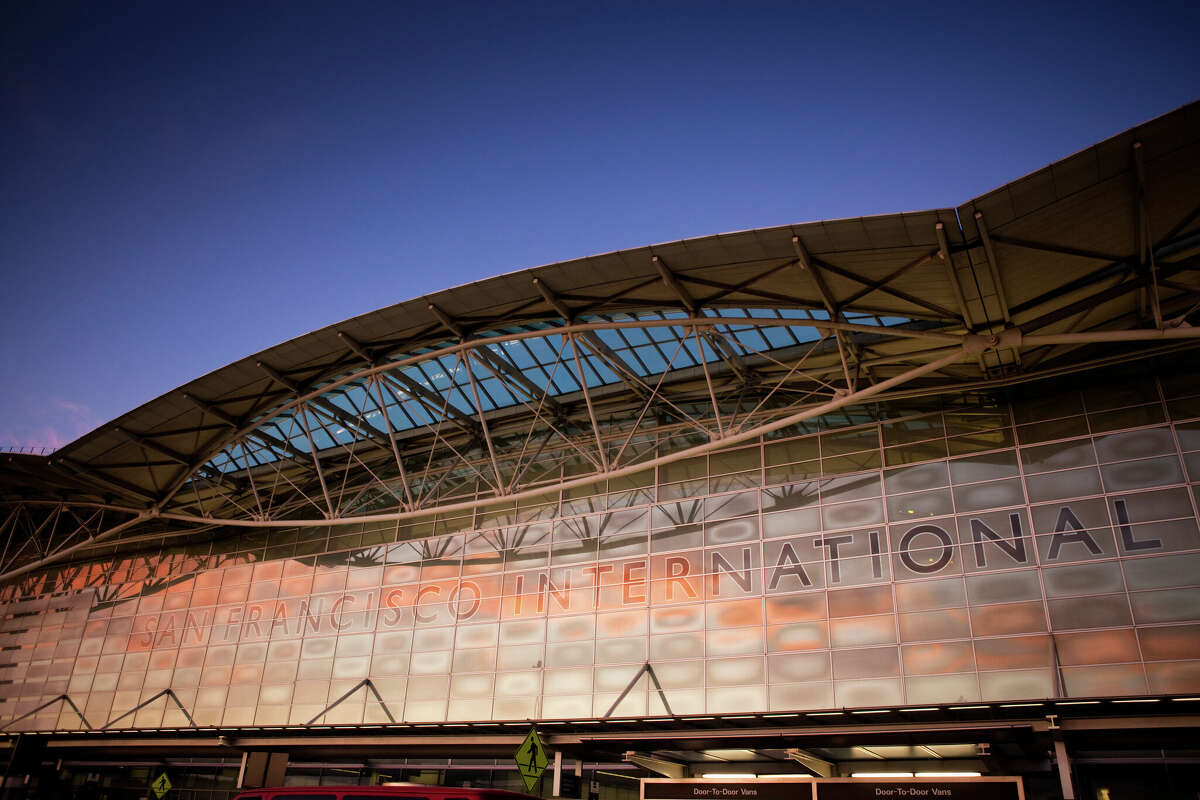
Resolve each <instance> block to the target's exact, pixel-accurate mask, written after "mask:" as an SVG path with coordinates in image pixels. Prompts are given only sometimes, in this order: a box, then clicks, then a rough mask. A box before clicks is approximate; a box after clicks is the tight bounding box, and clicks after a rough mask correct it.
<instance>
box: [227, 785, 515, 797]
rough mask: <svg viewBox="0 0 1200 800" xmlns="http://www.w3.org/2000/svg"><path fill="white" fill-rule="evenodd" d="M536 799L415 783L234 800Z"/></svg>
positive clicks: (259, 792)
mask: <svg viewBox="0 0 1200 800" xmlns="http://www.w3.org/2000/svg"><path fill="white" fill-rule="evenodd" d="M386 797H393V798H406V800H539V798H535V797H533V796H531V795H527V794H521V793H519V792H510V791H507V790H505V789H468V788H464V787H460V786H424V785H421V784H416V783H409V784H400V785H394V786H291V787H287V788H274V789H247V790H246V791H244V792H241V793H240V794H237V795H235V796H234V798H233V800H382V798H386Z"/></svg>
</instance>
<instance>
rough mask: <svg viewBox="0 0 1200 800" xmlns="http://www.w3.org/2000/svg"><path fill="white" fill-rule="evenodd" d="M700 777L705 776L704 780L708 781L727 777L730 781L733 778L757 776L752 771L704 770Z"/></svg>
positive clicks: (752, 777)
mask: <svg viewBox="0 0 1200 800" xmlns="http://www.w3.org/2000/svg"><path fill="white" fill-rule="evenodd" d="M700 777H701V778H705V779H706V780H710V781H714V780H722V779H728V780H731V781H733V780H743V781H745V780H752V779H754V778H757V777H758V775H757V774H755V773H753V772H706V773H704V774H703V775H701V776H700Z"/></svg>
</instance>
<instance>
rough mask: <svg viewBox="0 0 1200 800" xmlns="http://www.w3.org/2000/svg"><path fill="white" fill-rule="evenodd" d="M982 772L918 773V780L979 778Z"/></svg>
mask: <svg viewBox="0 0 1200 800" xmlns="http://www.w3.org/2000/svg"><path fill="white" fill-rule="evenodd" d="M982 774H983V773H982V772H918V773H917V777H918V778H978V777H980V776H981V775H982Z"/></svg>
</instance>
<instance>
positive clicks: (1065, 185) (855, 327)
mask: <svg viewBox="0 0 1200 800" xmlns="http://www.w3.org/2000/svg"><path fill="white" fill-rule="evenodd" d="M1197 187H1200V106H1197V105H1192V106H1188V107H1185V108H1183V109H1180V110H1178V111H1176V112H1173V113H1171V114H1169V115H1167V116H1165V117H1161V118H1159V119H1156V120H1153V121H1151V122H1149V123H1146V124H1145V125H1143V126H1140V127H1138V128H1136V129H1134V130H1131V131H1128V132H1126V133H1123V134H1120V135H1118V136H1116V137H1114V138H1112V139H1110V140H1107V141H1105V142H1102V143H1100V144H1097V145H1095V146H1093V147H1091V148H1088V149H1087V150H1084V151H1082V152H1080V153H1078V154H1076V155H1074V156H1071V157H1070V158H1068V159H1065V160H1064V161H1061V162H1058V163H1056V164H1054V165H1051V166H1050V167H1047V168H1045V169H1043V170H1040V171H1038V172H1036V173H1033V174H1031V175H1029V176H1026V177H1025V178H1022V179H1020V180H1018V181H1016V182H1014V183H1012V184H1009V185H1007V186H1004V187H1001V188H1000V189H997V190H995V191H993V192H990V193H988V194H986V195H983V196H982V197H979V198H976V199H974V200H971V201H969V202H967V203H965V204H964V205H962V206H960V207H958V208H948V209H938V210H933V211H925V212H917V213H909V214H897V215H889V216H881V217H868V218H861V219H853V220H837V221H827V222H819V223H806V224H802V225H793V226H787V227H783V228H769V229H761V230H754V231H746V232H741V233H735V234H727V235H721V236H714V237H709V238H704V239H695V240H687V241H682V242H675V243H671V244H666V245H659V246H654V247H648V248H642V249H637V250H631V251H623V252H619V253H612V254H608V255H603V256H597V257H592V258H587V259H582V260H579V261H574V262H566V263H562V264H555V265H550V266H545V267H538V268H534V269H530V270H525V271H523V272H516V273H510V274H507V275H504V276H501V277H498V278H494V279H491V280H488V281H483V282H480V283H477V284H472V285H469V286H463V287H459V288H456V289H451V290H447V291H446V292H443V293H441V294H438V295H434V296H431V297H428V298H422V299H420V300H415V301H410V302H406V303H401V304H399V305H397V306H393V307H390V308H386V309H382V310H380V311H376V312H373V313H370V314H366V315H364V316H362V317H358V318H355V319H352V320H348V321H346V322H345V323H342V324H341V325H338V326H334V327H333V328H330V329H325V330H321V331H316V332H314V333H312V334H308V335H306V336H303V337H300V338H298V339H296V340H294V341H292V342H288V343H286V344H283V345H280V346H278V347H276V348H273V349H271V350H268V351H265V352H263V353H260V354H258V355H257V356H254V357H252V358H248V359H245V360H243V361H240V362H237V363H235V364H232V365H230V366H228V367H225V368H223V369H221V370H218V371H216V372H214V373H212V374H210V375H207V376H205V377H203V378H200V379H198V380H196V381H194V382H193V383H191V384H188V385H187V386H184V387H182V388H181V389H179V390H176V391H174V392H170V393H168V394H167V395H164V396H163V397H160V398H158V399H156V400H154V401H151V402H150V403H147V404H146V405H145V406H142V407H141V408H139V409H137V410H135V411H132V412H130V413H129V414H127V415H125V416H123V417H121V418H120V419H118V420H115V421H113V422H112V423H109V424H107V425H104V426H102V427H101V428H99V429H97V430H96V431H94V432H92V433H90V434H88V435H87V436H85V437H83V438H81V439H80V440H78V441H76V442H74V443H72V444H71V445H68V446H67V447H65V448H63V449H62V450H60V451H58V452H56V453H54V454H52V455H51V456H49V457H38V456H29V455H17V454H13V455H5V456H0V524H2V527H0V532H2V534H3V543H4V550H3V555H2V557H0V558H2V561H0V570H3V573H4V574H3V577H2V582H0V728H2V730H3V733H4V735H5V736H6V737H7V738H6V739H5V744H6V750H5V752H6V758H7V761H8V771H7V773H6V783H7V788H8V791H10V792H13V793H14V794H13V796H31V797H32V796H39V794H38V792H42V793H43V795H44V796H58V795H55V794H53V793H52V792H55V791H57V792H66V791H68V789H70V791H74V792H79V793H86V792H89V791H90V792H98V793H105V794H107V796H109V797H123V796H130V797H136V796H141V795H142V794H145V787H146V786H147V785H148V783H149V781H151V780H153V779H154V778H155V777H156V776H157V775H159V774H161V773H162V772H163V771H166V772H167V774H168V775H170V776H171V781H172V783H173V785H174V786H175V787H177V788H175V789H174V790H173V791H174V792H175V793H176V794H178V795H179V796H180V797H197V798H199V797H204V798H208V797H214V798H216V797H221V798H224V797H227V796H229V793H230V790H231V789H232V788H233V786H234V783H235V782H236V780H237V775H238V773H239V772H241V773H242V774H241V780H242V782H243V783H244V784H245V785H255V784H254V782H253V779H250V782H247V775H246V774H245V765H246V764H247V763H250V761H252V759H250V760H247V759H248V757H247V756H246V754H247V753H249V754H263V753H285V754H286V757H285V758H286V760H287V766H286V772H280V773H279V776H282V777H283V778H284V779H285V780H287V781H288V782H290V783H295V784H297V785H301V784H311V783H318V782H326V783H328V782H331V781H335V780H336V781H337V782H343V783H344V782H351V783H354V782H368V781H373V780H378V779H380V778H381V777H393V778H408V779H413V778H418V779H421V780H438V781H441V782H447V783H455V782H461V781H463V780H473V781H477V782H487V783H492V784H494V785H499V786H507V787H509V788H514V787H516V786H517V785H518V778H517V772H516V771H514V769H513V767H512V765H511V752H512V751H513V750H515V748H516V745H517V743H519V742H520V740H521V739H522V738H523V736H524V734H525V731H526V730H527V729H528V727H529V726H530V725H531V724H536V725H537V727H538V730H539V732H540V733H541V734H542V736H543V739H544V741H545V742H546V746H547V747H548V748H549V749H551V750H554V751H556V752H558V753H560V754H561V755H562V756H564V757H565V758H566V767H565V768H564V770H565V771H566V772H568V773H569V772H570V771H571V770H572V769H574V765H576V764H577V765H579V770H578V771H577V772H576V774H580V772H583V773H584V774H585V775H586V776H587V778H588V780H585V782H584V783H585V788H584V789H583V791H587V786H588V785H589V781H590V780H594V781H595V783H591V784H590V785H592V786H593V787H595V790H596V791H598V792H600V793H601V794H605V793H607V794H609V795H610V796H613V797H618V796H627V795H629V794H630V792H631V790H630V788H629V786H630V785H632V786H633V787H634V788H635V789H636V784H631V782H630V781H629V780H628V779H629V778H636V777H638V776H646V775H655V776H657V775H670V776H673V777H681V776H688V775H695V776H698V775H700V774H702V773H704V772H726V773H729V772H751V773H754V774H779V773H805V772H807V773H810V774H816V775H825V776H830V775H833V776H836V775H849V774H852V772H854V771H856V770H858V771H867V769H866V767H865V765H870V764H874V765H876V767H877V769H893V770H896V769H898V770H901V771H913V772H917V771H934V772H936V771H938V770H939V768H941V769H955V768H957V769H972V770H975V771H980V772H983V773H984V774H1002V775H1013V774H1015V775H1022V776H1024V777H1025V781H1026V783H1025V786H1026V791H1027V796H1031V797H1040V796H1047V797H1064V796H1065V797H1071V796H1081V797H1082V796H1100V795H1098V794H1097V793H1098V792H1100V791H1101V790H1104V791H1107V792H1109V795H1105V796H1112V797H1121V796H1137V795H1136V794H1130V793H1129V792H1136V791H1137V789H1136V788H1133V787H1137V786H1141V787H1142V789H1143V790H1144V789H1145V787H1146V786H1154V787H1156V791H1159V792H1161V793H1162V794H1163V796H1172V795H1171V794H1170V793H1171V792H1172V791H1176V790H1178V791H1180V792H1184V791H1190V792H1192V793H1193V794H1192V795H1188V796H1194V792H1195V789H1196V775H1197V772H1196V770H1195V767H1194V766H1193V764H1194V763H1195V759H1196V758H1197V757H1200V753H1197V752H1196V751H1195V750H1194V749H1187V742H1188V741H1189V737H1190V739H1191V741H1195V736H1196V734H1197V732H1198V729H1200V529H1198V527H1197V504H1198V503H1200V488H1198V486H1200V374H1198V372H1197V370H1196V366H1195V365H1196V363H1197V361H1196V359H1197V357H1198V356H1197V350H1196V347H1195V346H1196V344H1197V343H1200V337H1198V336H1197V334H1196V331H1197V330H1200V328H1197V327H1193V326H1195V325H1196V324H1197V323H1198V322H1200V314H1198V309H1200V280H1198V278H1197V269H1198V268H1200V191H1198V189H1197ZM281 769H282V768H281ZM135 773H136V774H135ZM279 776H276V777H279ZM139 781H141V783H140V786H141V787H142V789H141V794H138V785H139ZM559 788H560V791H561V786H560V787H559ZM538 791H541V792H542V793H543V794H546V795H549V794H551V793H552V789H551V787H550V785H549V783H548V782H547V783H546V784H545V785H543V786H541V787H540V788H539V789H538ZM22 792H24V793H25V795H21V794H20V793H22ZM1123 792H1124V793H1123ZM96 796H99V794H96ZM1180 796H1184V795H1183V794H1180Z"/></svg>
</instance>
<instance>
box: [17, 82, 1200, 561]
mask: <svg viewBox="0 0 1200 800" xmlns="http://www.w3.org/2000/svg"><path fill="white" fill-rule="evenodd" d="M1198 187H1200V103H1194V104H1192V105H1189V106H1186V107H1184V108H1181V109H1179V110H1177V111H1175V112H1172V113H1170V114H1167V115H1165V116H1163V117H1160V118H1157V119H1155V120H1152V121H1150V122H1148V123H1145V124H1144V125H1141V126H1138V127H1137V128H1134V129H1132V130H1130V131H1127V132H1125V133H1122V134H1119V135H1117V136H1115V137H1113V138H1111V139H1108V140H1106V141H1104V142H1101V143H1099V144H1096V145H1094V146H1092V147H1090V148H1088V149H1086V150H1084V151H1082V152H1080V153H1077V154H1075V155H1073V156H1070V157H1068V158H1066V159H1063V160H1062V161H1059V162H1056V163H1055V164H1052V165H1050V166H1048V167H1046V168H1044V169H1041V170H1038V171H1037V172H1034V173H1032V174H1030V175H1028V176H1025V177H1023V178H1020V179H1018V180H1016V181H1014V182H1012V183H1010V184H1008V185H1005V186H1003V187H1000V188H998V189H996V190H994V191H992V192H989V193H987V194H985V195H983V196H981V197H978V198H975V199H973V200H970V201H968V202H966V203H964V204H963V205H961V206H959V207H957V208H944V209H934V210H929V211H921V212H914V213H904V214H890V215H883V216H874V217H863V218H857V219H843V220H831V221H823V222H812V223H805V224H797V225H790V226H782V227H775V228H765V229H759V230H749V231H742V232H737V233H729V234H720V235H716V236H708V237H703V238H698V239H688V240H683V241H678V242H670V243H665V244H659V245H654V246H650V247H642V248H635V249H631V250H624V251H620V252H613V253H607V254H604V255H598V256H591V257H588V258H582V259H577V260H573V261H567V262H562V263H558V264H551V265H547V266H542V267H535V268H532V269H526V270H521V271H517V272H512V273H509V274H506V275H501V276H499V277H496V278H491V279H488V280H484V281H479V282H475V283H471V284H468V285H465V286H460V287H457V288H453V289H448V290H446V291H443V292H440V293H437V294H435V295H430V296H428V297H422V298H415V299H412V300H408V301H405V302H402V303H398V304H396V305H394V306H390V307H387V308H383V309H380V310H378V311H373V312H371V313H368V314H364V315H362V316H359V317H355V318H353V319H349V320H346V321H345V322H342V323H340V324H338V325H333V326H330V327H328V328H324V329H321V330H317V331H314V332H312V333H309V334H306V335H304V336H301V337H298V338H296V339H293V340H292V341H289V342H286V343H283V344H280V345H278V346H276V347H272V348H270V349H268V350H264V351H263V352H261V353H258V354H256V355H254V356H250V357H247V358H244V359H242V360H240V361H237V362H235V363H233V364H230V365H229V366H227V367H223V368H221V369H219V370H216V371H214V372H212V373H209V374H208V375H205V376H203V377H201V378H198V379H196V380H194V381H192V382H190V383H188V384H187V385H185V386H182V387H180V388H179V389H176V390H174V391H171V392H168V393H166V394H164V395H163V396H161V397H159V398H156V399H155V400H152V401H151V402H149V403H146V404H145V405H143V406H141V407H140V408H137V409H135V410H133V411H131V412H129V413H128V414H125V415H123V416H121V417H119V418H118V419H116V420H113V421H112V422H110V423H108V424H105V425H103V426H101V427H99V428H97V429H96V430H95V431H93V432H91V433H89V434H87V435H86V436H84V437H82V438H80V439H79V440H77V441H75V442H73V443H71V444H70V445H68V446H66V447H64V448H62V449H61V450H59V451H58V452H56V453H54V454H53V455H51V456H49V457H38V456H28V455H15V454H14V455H9V456H5V457H4V458H3V459H0V513H2V514H6V516H5V517H0V518H3V519H4V520H5V521H4V527H3V528H0V531H2V532H3V535H4V536H5V537H6V539H7V542H6V544H7V548H6V550H5V554H4V555H3V556H2V557H0V572H3V573H5V574H6V575H8V576H11V575H14V574H18V573H19V572H22V571H26V570H28V569H32V568H35V567H37V566H40V565H42V564H45V563H48V562H49V561H51V560H55V559H61V558H64V557H67V556H70V555H71V554H72V553H77V552H79V550H80V549H81V548H85V547H87V546H90V545H92V544H94V543H95V542H96V541H98V540H100V539H106V538H113V537H116V536H123V535H131V534H136V533H139V532H145V531H150V530H162V529H167V528H169V529H180V530H188V529H195V528H198V527H204V526H211V525H217V524H220V525H244V526H281V525H293V526H294V525H301V524H318V523H320V524H350V523H362V522H369V521H372V520H384V519H393V520H394V519H397V518H403V517H406V516H413V515H419V514H422V513H426V514H427V513H429V512H430V511H433V510H441V511H446V510H447V509H455V508H464V509H469V508H471V507H474V506H478V505H486V504H496V503H507V502H510V501H513V500H514V499H516V500H523V499H525V498H530V499H531V500H532V498H536V497H537V496H539V494H540V493H545V492H548V491H557V490H560V489H562V488H564V487H565V488H568V489H569V488H571V487H576V486H584V485H586V484H588V483H594V482H596V481H599V480H616V479H621V478H626V477H630V476H633V475H635V474H636V473H638V472H639V471H645V470H646V469H647V468H648V467H650V466H654V465H657V464H665V463H668V462H671V461H675V460H678V459H683V458H687V457H689V456H692V455H696V454H700V453H704V452H707V451H710V450H715V449H724V448H729V447H732V446H735V445H737V444H739V443H741V442H747V441H753V440H755V439H756V438H758V437H761V436H763V435H765V434H769V433H770V432H771V431H772V430H776V429H779V428H783V427H785V426H788V425H792V424H794V423H796V422H798V421H800V420H803V419H806V418H809V417H812V416H814V415H817V414H821V413H827V412H829V411H831V410H834V409H837V408H841V407H844V406H846V405H848V404H853V403H859V402H862V401H864V400H866V399H868V398H871V397H876V398H880V397H891V396H896V395H897V393H910V394H911V393H931V392H938V391H943V390H958V389H963V388H969V387H993V386H999V385H1003V384H1005V383H1011V382H1013V381H1023V380H1032V379H1036V378H1038V377H1042V376H1045V375H1047V374H1053V373H1055V372H1061V371H1064V370H1075V369H1081V368H1086V367H1087V366H1089V365H1091V364H1095V363H1099V362H1102V361H1106V360H1108V361H1111V360H1114V359H1116V360H1119V359H1128V358H1137V357H1142V356H1144V355H1145V354H1146V353H1147V352H1151V351H1154V350H1162V349H1170V348H1178V347H1181V346H1188V345H1189V344H1190V342H1191V341H1194V339H1193V337H1194V333H1195V331H1196V329H1195V328H1192V327H1191V326H1190V324H1189V320H1190V321H1191V322H1195V321H1196V316H1195V315H1196V311H1197V300H1198V299H1200V293H1198V289H1197V286H1198V281H1197V277H1196V274H1195V271H1196V269H1197V267H1198V266H1200V223H1198V214H1200V190H1198ZM29 533H33V534H34V535H33V536H27V534H29Z"/></svg>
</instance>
